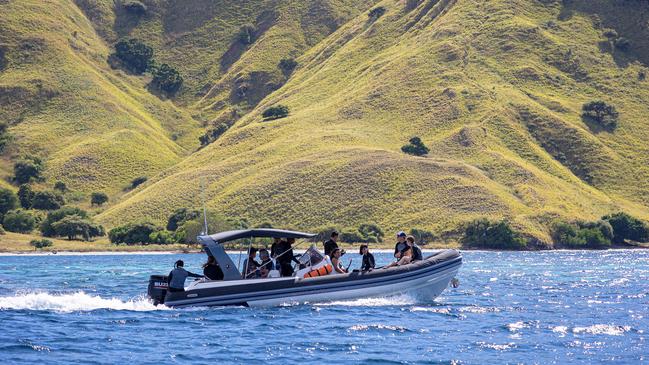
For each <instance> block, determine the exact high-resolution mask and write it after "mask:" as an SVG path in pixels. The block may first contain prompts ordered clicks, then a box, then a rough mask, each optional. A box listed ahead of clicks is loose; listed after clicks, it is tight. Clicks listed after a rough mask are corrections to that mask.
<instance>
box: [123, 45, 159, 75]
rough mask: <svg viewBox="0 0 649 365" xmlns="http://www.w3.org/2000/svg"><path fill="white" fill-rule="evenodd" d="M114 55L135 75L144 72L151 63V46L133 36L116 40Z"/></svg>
mask: <svg viewBox="0 0 649 365" xmlns="http://www.w3.org/2000/svg"><path fill="white" fill-rule="evenodd" d="M115 56H116V57H117V58H119V60H120V61H122V64H123V65H124V67H126V69H127V70H129V71H131V72H133V73H134V74H137V75H140V74H143V73H144V72H146V71H147V70H148V69H149V67H151V65H152V64H153V48H151V47H149V46H147V45H146V44H144V42H142V41H140V40H138V39H135V38H131V39H129V40H121V41H119V42H117V43H116V44H115Z"/></svg>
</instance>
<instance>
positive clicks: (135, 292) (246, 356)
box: [0, 250, 649, 364]
mask: <svg viewBox="0 0 649 365" xmlns="http://www.w3.org/2000/svg"><path fill="white" fill-rule="evenodd" d="M463 255H464V265H463V267H462V268H461V270H460V273H459V275H458V278H459V280H460V286H459V287H458V288H455V289H454V288H448V289H447V290H446V291H445V292H444V293H443V294H442V296H441V297H439V298H438V299H437V300H435V301H434V302H428V303H418V302H416V301H415V300H413V299H412V298H409V297H406V296H400V297H394V298H378V299H362V300H355V301H344V302H331V303H322V304H312V305H300V306H283V307H276V308H262V309H260V308H256V309H255V308H245V307H217V308H193V309H168V308H164V307H160V308H156V307H154V306H153V305H152V304H150V303H149V302H148V301H147V300H146V299H145V297H144V295H145V294H146V286H147V283H148V277H149V275H150V274H154V273H163V274H164V273H167V272H168V271H169V270H170V269H171V266H172V265H173V262H174V261H175V260H177V259H179V258H182V259H184V260H185V267H186V268H187V269H189V270H190V271H192V270H193V271H195V272H200V264H201V263H202V262H203V260H204V259H205V257H204V255H200V254H187V255H182V254H156V255H108V256H107V255H83V256H64V255H60V254H59V255H50V256H0V362H1V363H8V364H27V363H30V364H31V363H36V362H38V363H46V364H67V363H84V364H117V363H138V364H161V363H165V364H167V363H182V364H206V363H214V364H217V363H222V364H230V363H240V364H285V363H301V362H306V361H309V362H310V363H314V364H322V363H335V364H356V363H366V364H494V363H498V364H500V363H530V364H532V363H537V364H550V363H557V364H566V363H582V364H593V363H616V364H642V363H649V343H647V336H648V333H647V331H649V251H647V250H610V251H585V252H579V251H555V252H506V253H505V252H503V253H499V252H464V253H463ZM355 256H356V255H354V256H352V255H350V257H355ZM345 257H348V256H345ZM376 258H377V261H378V262H379V263H387V262H388V260H389V254H383V253H378V254H376ZM236 260H237V257H236V256H235V262H236ZM354 261H355V264H360V259H359V258H358V257H355V260H354Z"/></svg>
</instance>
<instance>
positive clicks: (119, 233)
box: [108, 222, 162, 245]
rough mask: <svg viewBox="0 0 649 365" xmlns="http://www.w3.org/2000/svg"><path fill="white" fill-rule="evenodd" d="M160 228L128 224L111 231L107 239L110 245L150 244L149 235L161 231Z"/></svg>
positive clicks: (151, 225) (149, 224)
mask: <svg viewBox="0 0 649 365" xmlns="http://www.w3.org/2000/svg"><path fill="white" fill-rule="evenodd" d="M161 230H162V228H160V227H158V226H156V225H155V224H153V223H149V222H143V223H129V224H126V225H123V226H119V227H116V228H113V229H111V230H110V231H109V232H108V238H109V239H110V242H112V243H125V244H127V245H133V244H138V243H140V244H142V243H150V237H151V233H153V232H156V231H161Z"/></svg>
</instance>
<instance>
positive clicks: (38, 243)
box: [29, 238, 54, 249]
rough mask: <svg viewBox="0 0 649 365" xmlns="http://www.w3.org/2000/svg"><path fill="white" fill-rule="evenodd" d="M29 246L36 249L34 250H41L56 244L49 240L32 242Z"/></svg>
mask: <svg viewBox="0 0 649 365" xmlns="http://www.w3.org/2000/svg"><path fill="white" fill-rule="evenodd" d="M29 244H30V245H31V246H33V247H34V249H41V248H45V247H51V246H52V245H53V244H54V243H53V242H52V241H50V240H48V239H47V238H43V239H41V240H31V241H29Z"/></svg>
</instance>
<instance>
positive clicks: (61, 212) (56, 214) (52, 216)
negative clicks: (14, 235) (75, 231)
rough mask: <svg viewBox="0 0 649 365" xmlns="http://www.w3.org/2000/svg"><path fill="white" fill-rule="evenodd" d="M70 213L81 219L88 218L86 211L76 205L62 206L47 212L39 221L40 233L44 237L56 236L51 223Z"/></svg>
mask: <svg viewBox="0 0 649 365" xmlns="http://www.w3.org/2000/svg"><path fill="white" fill-rule="evenodd" d="M71 215H76V216H79V217H81V218H83V219H88V213H87V212H86V211H85V210H82V209H80V208H77V207H63V208H61V209H58V210H54V211H51V212H48V213H47V216H46V217H45V219H44V220H43V221H42V222H41V226H40V230H41V234H42V235H43V236H45V237H54V236H56V231H55V230H54V227H53V224H54V223H56V222H58V221H60V220H61V219H63V218H65V217H67V216H71Z"/></svg>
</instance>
